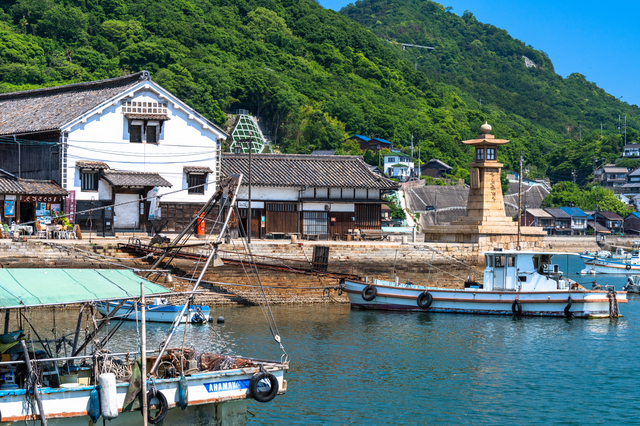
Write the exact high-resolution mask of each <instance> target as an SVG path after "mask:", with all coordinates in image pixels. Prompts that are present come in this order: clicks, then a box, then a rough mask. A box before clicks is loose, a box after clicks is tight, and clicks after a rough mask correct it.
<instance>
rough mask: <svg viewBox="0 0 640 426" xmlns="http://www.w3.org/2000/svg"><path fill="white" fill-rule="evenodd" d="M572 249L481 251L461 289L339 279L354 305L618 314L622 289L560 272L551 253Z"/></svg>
mask: <svg viewBox="0 0 640 426" xmlns="http://www.w3.org/2000/svg"><path fill="white" fill-rule="evenodd" d="M560 254H562V255H565V254H566V255H569V254H574V253H551V252H523V251H516V250H510V251H506V250H505V251H492V252H486V253H485V254H484V255H485V262H486V268H485V270H484V279H483V282H482V284H479V283H476V282H465V288H463V289H451V288H441V287H427V286H420V285H415V284H411V283H406V284H401V283H398V281H396V282H393V281H383V280H377V279H376V280H373V282H367V281H355V280H348V279H344V280H342V281H341V284H340V288H341V289H342V290H343V291H346V292H347V295H348V296H349V301H350V302H351V306H352V307H353V308H358V309H380V310H411V311H421V312H447V313H467V314H489V315H491V314H493V315H514V316H520V315H522V316H554V317H583V318H598V317H609V316H618V303H626V302H627V294H626V292H616V291H615V290H614V289H613V288H608V289H607V290H606V291H602V290H587V289H586V288H584V287H582V286H581V285H579V284H578V283H577V282H575V281H573V280H571V279H569V278H567V277H565V276H563V273H562V272H561V271H560V270H559V268H558V265H554V264H553V263H551V258H552V257H553V256H554V255H560Z"/></svg>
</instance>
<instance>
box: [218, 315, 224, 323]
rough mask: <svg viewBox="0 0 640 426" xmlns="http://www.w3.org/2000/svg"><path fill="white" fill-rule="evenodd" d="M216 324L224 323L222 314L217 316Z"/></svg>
mask: <svg viewBox="0 0 640 426" xmlns="http://www.w3.org/2000/svg"><path fill="white" fill-rule="evenodd" d="M218 324H224V317H223V316H222V315H220V316H219V317H218Z"/></svg>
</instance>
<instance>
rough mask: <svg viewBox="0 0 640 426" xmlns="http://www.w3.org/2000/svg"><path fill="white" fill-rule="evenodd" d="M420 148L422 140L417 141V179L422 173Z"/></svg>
mask: <svg viewBox="0 0 640 426" xmlns="http://www.w3.org/2000/svg"><path fill="white" fill-rule="evenodd" d="M421 148H422V141H418V179H420V175H421V174H422V155H421V154H422V153H421V152H420V151H421Z"/></svg>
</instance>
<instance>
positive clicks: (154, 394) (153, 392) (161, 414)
mask: <svg viewBox="0 0 640 426" xmlns="http://www.w3.org/2000/svg"><path fill="white" fill-rule="evenodd" d="M153 398H158V402H159V403H160V411H158V414H156V416H155V417H153V416H151V400H152V399H153ZM168 410H169V404H168V403H167V397H165V396H164V394H163V393H162V392H158V390H157V389H156V388H152V389H150V390H149V392H147V412H148V418H149V423H151V424H152V425H157V424H158V423H160V422H161V421H163V420H164V418H165V417H166V416H167V411H168Z"/></svg>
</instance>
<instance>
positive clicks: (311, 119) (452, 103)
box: [0, 0, 637, 179]
mask: <svg viewBox="0 0 640 426" xmlns="http://www.w3.org/2000/svg"><path fill="white" fill-rule="evenodd" d="M343 12H344V13H345V14H346V16H345V15H341V14H338V13H336V12H333V11H330V10H326V9H323V8H322V7H320V6H319V5H317V4H316V3H315V2H313V1H311V0H249V1H242V0H192V1H187V0H65V1H63V0H18V1H9V0H0V91H2V92H8V91H15V90H24V89H31V88H35V87H42V86H51V85H57V84H64V83H70V82H76V81H88V80H93V79H101V78H108V77H115V76H118V75H122V74H126V73H129V72H135V71H139V70H141V69H145V68H146V69H148V70H150V71H151V72H152V75H153V78H154V80H155V81H157V82H158V83H159V84H161V85H163V86H164V87H166V88H167V89H169V90H171V91H172V92H174V93H175V94H176V95H177V96H179V97H180V98H182V99H183V100H185V101H186V102H187V103H189V104H190V105H191V106H193V107H194V108H196V109H198V110H199V111H200V112H202V113H203V114H204V115H206V116H207V117H208V118H210V119H211V120H213V121H215V122H217V123H219V124H223V123H224V122H225V121H226V116H225V112H233V111H234V110H235V109H237V108H246V109H249V110H251V112H252V113H253V114H255V115H258V116H260V117H262V118H263V119H265V120H266V122H267V123H268V124H269V127H270V128H271V131H272V134H273V135H274V139H275V140H276V142H277V144H278V145H279V146H280V149H281V150H282V151H283V152H300V153H304V152H310V151H311V150H313V149H331V148H339V147H341V146H342V141H343V140H344V138H345V136H346V135H348V134H352V133H359V134H364V135H369V136H378V137H382V138H385V139H388V140H390V141H392V142H393V143H394V144H395V145H396V146H397V147H400V146H402V145H403V144H406V143H407V142H408V141H409V140H410V138H411V135H413V137H414V140H415V141H421V144H422V145H421V148H422V159H423V160H429V159H430V158H433V157H436V158H440V159H442V160H444V161H445V162H447V163H449V164H451V165H452V166H455V172H456V173H457V174H458V175H460V176H465V173H466V172H465V169H466V168H467V164H468V163H469V161H470V160H471V156H470V153H469V151H468V148H466V147H464V146H461V144H460V141H461V140H464V139H467V138H472V137H474V136H475V135H476V134H477V132H478V128H479V126H480V125H481V124H482V123H483V122H484V121H485V120H488V121H489V122H490V123H491V124H493V125H494V129H495V131H494V133H495V134H497V135H499V137H502V138H509V139H512V140H513V143H512V144H510V145H508V146H507V149H505V150H504V152H503V153H502V156H501V158H500V159H501V160H502V161H504V162H505V163H506V165H507V167H515V165H516V163H517V153H518V151H519V149H523V150H524V152H525V157H526V160H527V163H528V165H529V166H530V167H531V170H532V173H535V174H537V175H542V174H544V173H547V174H549V175H550V176H552V177H554V176H561V175H564V174H566V173H567V171H569V173H570V171H571V170H572V169H574V168H577V169H579V170H580V174H588V173H589V171H590V164H591V163H590V161H591V159H590V158H591V155H598V156H603V155H604V156H607V157H611V159H613V158H615V157H616V156H617V154H618V153H619V151H620V144H621V140H620V138H619V137H618V136H617V135H614V136H609V137H606V138H604V139H600V138H599V137H597V135H595V134H594V133H593V132H591V131H592V130H594V129H595V128H596V126H595V124H594V123H598V126H597V128H598V130H599V121H600V120H601V119H607V120H609V121H610V120H611V117H613V116H615V117H616V118H617V114H618V113H622V114H625V113H626V114H627V115H628V116H629V117H628V121H629V123H630V124H631V125H632V126H635V123H636V121H635V120H636V119H637V108H636V107H631V106H629V105H626V104H624V103H622V102H620V101H618V100H616V99H615V98H613V97H612V96H610V95H607V94H606V93H605V92H604V91H602V90H601V89H599V88H597V87H596V86H595V85H593V84H590V83H587V82H586V81H584V77H581V76H578V75H574V76H571V77H569V78H568V79H563V78H561V77H560V76H557V75H556V74H555V73H553V67H552V64H551V62H550V61H549V60H548V58H546V56H545V55H544V54H543V53H541V52H537V51H535V50H533V49H531V48H529V47H527V46H525V45H524V44H522V43H520V42H518V41H515V40H513V39H511V38H510V37H509V36H508V35H507V34H506V33H505V32H504V31H502V30H499V29H497V28H495V27H491V26H488V25H482V24H480V23H478V22H477V21H476V20H475V19H474V18H473V17H472V15H470V14H466V15H465V17H463V18H460V17H457V16H456V15H453V14H451V13H447V12H446V11H445V10H444V7H442V6H440V5H439V4H437V3H432V2H429V1H422V2H418V1H411V0H403V1H394V2H393V3H391V2H390V1H386V0H383V1H380V0H375V1H374V0H372V1H367V2H358V3H357V5H356V6H350V7H349V8H347V9H345V10H344V11H343ZM408 17H411V19H410V20H409V19H408ZM405 18H407V19H405ZM354 21H359V22H361V23H362V25H361V24H359V23H357V22H354ZM407 22H410V25H407ZM366 27H369V28H370V29H371V30H369V29H367V28H366ZM387 37H388V38H390V39H394V40H397V41H404V42H414V43H417V44H426V45H432V46H434V47H436V50H435V51H434V52H432V53H428V54H427V53H425V52H418V51H416V50H411V49H408V50H407V51H403V50H402V48H401V46H399V45H398V44H396V43H389V42H387V41H386V40H385V38H387ZM403 37H404V38H403ZM521 55H526V56H527V57H529V58H530V59H531V60H532V61H534V62H535V63H536V65H538V67H537V68H526V67H525V66H524V61H523V59H522V58H521V57H520V56H521ZM415 63H417V70H416V69H415V65H414V64H415ZM480 97H482V99H483V102H482V105H480V104H479V102H477V99H479V98H480ZM591 105H595V106H596V108H595V109H592V108H591ZM580 124H582V135H583V138H584V139H583V140H582V141H577V140H576V139H575V138H576V137H577V134H578V133H577V130H576V129H577V128H578V126H579V125H580ZM598 134H599V132H598ZM636 137H637V134H633V135H632V134H631V133H630V134H629V138H630V139H631V138H636ZM572 138H574V139H572ZM345 150H346V151H349V150H351V151H354V147H353V146H346V147H345ZM592 151H593V153H592ZM596 151H597V152H596ZM365 158H368V159H369V160H370V161H375V158H374V157H373V156H372V155H371V153H365ZM558 179H559V177H558Z"/></svg>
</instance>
